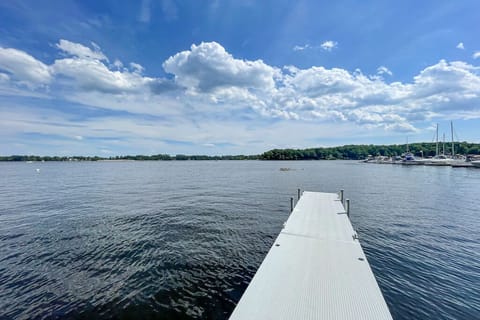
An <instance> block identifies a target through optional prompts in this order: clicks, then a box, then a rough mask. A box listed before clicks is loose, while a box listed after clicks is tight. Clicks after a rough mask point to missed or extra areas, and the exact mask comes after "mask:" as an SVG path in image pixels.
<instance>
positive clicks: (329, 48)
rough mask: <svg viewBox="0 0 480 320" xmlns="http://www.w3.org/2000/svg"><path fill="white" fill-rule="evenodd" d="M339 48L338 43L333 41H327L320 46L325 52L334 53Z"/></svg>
mask: <svg viewBox="0 0 480 320" xmlns="http://www.w3.org/2000/svg"><path fill="white" fill-rule="evenodd" d="M337 46H338V42H336V41H332V40H328V41H325V42H324V43H322V44H321V45H320V47H321V48H322V49H323V50H325V51H332V50H333V49H335V48H336V47H337Z"/></svg>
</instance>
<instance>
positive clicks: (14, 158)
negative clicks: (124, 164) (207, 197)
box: [0, 154, 260, 161]
mask: <svg viewBox="0 0 480 320" xmlns="http://www.w3.org/2000/svg"><path fill="white" fill-rule="evenodd" d="M258 159H260V156H259V155H223V156H207V155H184V154H177V155H174V156H171V155H168V154H156V155H126V156H115V157H98V156H93V157H89V156H34V155H12V156H0V161H102V160H103V161H106V160H110V161H113V160H139V161H154V160H157V161H158V160H164V161H171V160H179V161H184V160H258Z"/></svg>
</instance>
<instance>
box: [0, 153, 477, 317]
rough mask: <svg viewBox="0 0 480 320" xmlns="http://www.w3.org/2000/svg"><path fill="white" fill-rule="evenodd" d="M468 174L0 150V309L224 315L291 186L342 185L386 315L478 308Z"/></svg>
mask: <svg viewBox="0 0 480 320" xmlns="http://www.w3.org/2000/svg"><path fill="white" fill-rule="evenodd" d="M281 167H290V168H292V169H293V170H291V171H280V170H279V168H281ZM37 168H38V169H40V171H39V172H37V170H36V169H37ZM479 186H480V170H478V169H467V168H458V169H452V168H446V167H421V166H419V167H416V166H415V167H410V166H409V167H402V166H391V165H374V164H359V163H356V162H349V161H343V162H342V161H311V162H303V161H298V162H260V161H217V162H215V161H185V162H181V161H177V162H175V161H172V162H92V163H89V162H79V163H32V164H28V163H0V319H51V318H75V319H81V318H85V319H86V318H88V319H95V318H142V319H227V318H228V316H229V314H230V313H231V312H232V310H233V308H234V306H235V304H236V302H237V301H238V300H239V299H240V297H241V295H242V293H243V291H244V290H245V288H246V287H247V285H248V283H249V281H250V279H251V278H252V277H253V275H254V274H255V271H256V269H257V267H258V266H259V265H260V263H261V262H262V260H263V258H264V256H265V254H266V253H267V251H268V249H269V248H270V246H271V244H272V242H273V240H274V239H275V237H276V236H277V234H278V232H279V231H280V229H281V227H282V224H283V222H284V221H285V220H286V219H287V217H288V211H289V206H290V204H289V198H290V196H293V195H294V194H295V193H296V189H297V188H302V189H304V190H310V191H324V192H336V191H338V190H339V189H341V188H344V189H345V192H346V194H347V197H348V198H350V199H351V206H352V217H351V219H352V223H353V225H354V227H355V228H356V229H357V230H358V232H359V235H360V239H361V243H362V245H363V248H364V250H365V252H366V254H367V257H368V259H369V262H370V264H371V266H372V269H373V270H374V272H375V275H376V277H377V280H378V282H379V285H380V287H381V289H382V291H383V293H384V296H385V299H386V300H387V303H388V305H389V307H390V310H391V312H392V315H393V316H394V318H395V319H480V188H479Z"/></svg>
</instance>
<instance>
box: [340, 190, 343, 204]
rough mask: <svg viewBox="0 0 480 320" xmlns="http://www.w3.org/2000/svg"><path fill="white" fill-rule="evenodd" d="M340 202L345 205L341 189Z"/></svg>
mask: <svg viewBox="0 0 480 320" xmlns="http://www.w3.org/2000/svg"><path fill="white" fill-rule="evenodd" d="M340 201H341V202H342V204H343V189H340Z"/></svg>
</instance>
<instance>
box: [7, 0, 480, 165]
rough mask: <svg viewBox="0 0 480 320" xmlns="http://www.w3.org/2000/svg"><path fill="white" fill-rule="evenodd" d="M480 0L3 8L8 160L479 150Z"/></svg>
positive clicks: (167, 0) (157, 0) (156, 1)
mask: <svg viewBox="0 0 480 320" xmlns="http://www.w3.org/2000/svg"><path fill="white" fill-rule="evenodd" d="M478 12H480V3H479V2H478V1H420V2H419V1H245V0H244V1H213V0H212V1H174V0H144V1H120V2H119V1H78V2H76V1H50V2H48V4H47V3H46V2H39V1H3V2H0V154H1V155H9V154H40V155H101V156H113V155H122V154H157V153H168V154H177V153H187V154H240V153H243V154H255V153H261V152H263V151H266V150H269V149H272V148H286V147H293V148H304V147H318V146H334V145H342V144H352V143H353V144H358V143H368V144H370V143H373V144H377V143H387V144H390V143H404V142H405V141H406V139H407V137H408V139H409V141H432V139H433V137H434V128H435V125H436V123H439V124H440V133H441V134H442V133H443V132H445V133H447V136H448V137H449V122H450V121H451V120H452V121H453V122H454V125H455V132H456V134H455V135H456V138H458V139H460V140H467V141H471V142H479V141H480V132H479V131H478V130H477V128H478V126H479V125H480V38H479V37H478V28H479V23H478Z"/></svg>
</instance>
